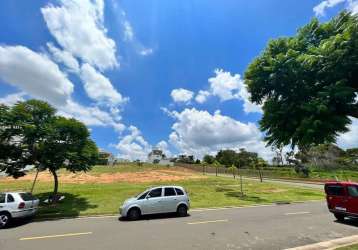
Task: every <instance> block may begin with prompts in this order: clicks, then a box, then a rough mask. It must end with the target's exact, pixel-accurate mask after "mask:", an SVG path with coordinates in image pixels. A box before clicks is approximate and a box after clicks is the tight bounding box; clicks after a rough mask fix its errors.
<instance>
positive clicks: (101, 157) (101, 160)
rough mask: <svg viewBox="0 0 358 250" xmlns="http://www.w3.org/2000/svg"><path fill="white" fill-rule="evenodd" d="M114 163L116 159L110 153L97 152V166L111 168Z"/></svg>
mask: <svg viewBox="0 0 358 250" xmlns="http://www.w3.org/2000/svg"><path fill="white" fill-rule="evenodd" d="M114 163H116V159H115V157H114V156H113V154H112V153H109V152H106V151H104V150H103V149H100V150H99V152H98V162H97V164H99V165H110V166H112V165H113V164H114Z"/></svg>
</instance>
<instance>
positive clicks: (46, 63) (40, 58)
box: [0, 46, 124, 131]
mask: <svg viewBox="0 0 358 250" xmlns="http://www.w3.org/2000/svg"><path fill="white" fill-rule="evenodd" d="M0 55H1V57H0V78H1V79H2V80H3V81H4V82H5V83H8V84H11V85H13V86H15V87H17V88H18V89H20V90H21V92H20V93H15V94H10V95H8V96H5V97H3V98H1V100H0V102H2V103H5V104H8V105H11V104H13V103H15V102H16V101H23V100H24V97H25V96H26V95H28V96H30V97H32V98H38V99H41V100H44V101H47V102H49V103H50V104H52V105H54V106H55V107H56V108H57V109H58V111H59V114H61V115H64V116H67V117H74V118H76V119H79V120H81V121H82V122H84V123H85V124H86V125H89V126H111V127H113V128H114V129H116V130H117V131H122V130H123V129H124V125H123V124H122V123H120V116H119V115H118V114H116V115H113V114H112V113H109V112H106V111H103V110H101V109H100V108H98V107H85V106H82V105H80V104H78V103H76V102H75V101H73V100H72V97H71V95H72V93H73V88H74V86H73V83H72V82H71V81H69V80H68V78H67V76H66V74H64V73H63V72H62V71H61V70H60V69H59V67H58V66H57V64H56V63H55V62H53V61H52V60H51V59H50V58H48V57H47V56H46V55H44V54H40V53H37V52H34V51H32V50H30V49H28V48H26V47H23V46H0Z"/></svg>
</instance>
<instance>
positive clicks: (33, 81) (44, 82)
mask: <svg viewBox="0 0 358 250" xmlns="http://www.w3.org/2000/svg"><path fill="white" fill-rule="evenodd" d="M0 55H1V56H0V78H1V79H3V80H4V81H5V82H7V83H9V84H11V85H14V86H16V87H18V88H19V89H21V90H23V91H24V92H25V93H27V94H29V95H31V96H33V97H35V98H40V99H45V100H47V101H49V102H50V103H52V104H54V105H62V104H64V103H66V101H67V100H68V99H69V98H70V96H71V94H72V92H73V84H72V82H70V81H69V80H68V79H67V77H66V75H65V74H64V73H62V72H61V71H60V69H59V67H58V66H57V64H56V63H54V62H53V61H52V60H51V59H49V58H48V57H47V56H46V55H44V54H39V53H36V52H34V51H32V50H30V49H28V48H26V47H23V46H0Z"/></svg>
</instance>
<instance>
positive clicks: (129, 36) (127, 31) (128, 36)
mask: <svg viewBox="0 0 358 250" xmlns="http://www.w3.org/2000/svg"><path fill="white" fill-rule="evenodd" d="M123 29H124V31H123V33H124V40H126V41H132V40H133V38H134V32H133V28H132V25H131V24H130V22H129V21H128V20H125V21H124V22H123Z"/></svg>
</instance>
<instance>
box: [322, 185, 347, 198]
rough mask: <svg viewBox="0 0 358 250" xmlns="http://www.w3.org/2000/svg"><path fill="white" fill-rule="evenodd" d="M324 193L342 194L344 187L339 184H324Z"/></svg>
mask: <svg viewBox="0 0 358 250" xmlns="http://www.w3.org/2000/svg"><path fill="white" fill-rule="evenodd" d="M326 193H327V194H328V195H335V196H344V187H343V186H340V185H328V186H326Z"/></svg>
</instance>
